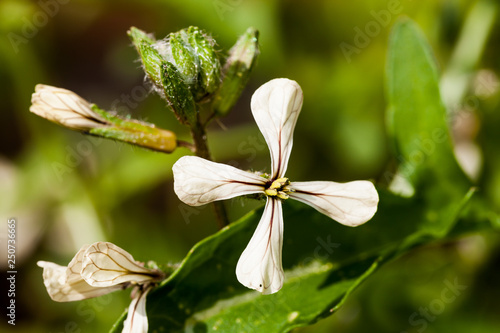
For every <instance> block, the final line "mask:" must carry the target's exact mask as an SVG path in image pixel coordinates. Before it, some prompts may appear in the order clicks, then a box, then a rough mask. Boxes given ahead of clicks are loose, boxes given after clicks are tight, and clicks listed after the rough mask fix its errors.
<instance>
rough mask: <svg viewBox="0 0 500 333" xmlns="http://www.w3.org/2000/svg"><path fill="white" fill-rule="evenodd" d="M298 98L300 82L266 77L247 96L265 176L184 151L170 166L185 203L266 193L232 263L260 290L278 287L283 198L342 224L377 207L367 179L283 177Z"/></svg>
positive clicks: (368, 215) (364, 216)
mask: <svg viewBox="0 0 500 333" xmlns="http://www.w3.org/2000/svg"><path fill="white" fill-rule="evenodd" d="M302 99H303V98H302V90H301V88H300V86H299V85H298V84H297V83H296V82H295V81H291V80H288V79H275V80H271V81H269V82H267V83H266V84H264V85H262V86H261V87H260V88H259V89H257V91H256V92H255V93H254V95H253V96H252V102H251V108H252V114H253V116H254V118H255V121H256V122H257V125H258V127H259V129H260V131H261V132H262V134H263V135H264V138H265V140H266V142H267V145H268V146H269V150H270V152H271V175H270V176H265V175H257V174H255V173H250V172H246V171H241V170H239V169H236V168H234V167H231V166H228V165H224V164H220V163H215V162H211V161H207V160H205V159H202V158H199V157H194V156H184V157H182V158H180V159H179V160H178V161H177V162H176V163H175V165H174V166H173V172H174V189H175V193H176V194H177V196H178V197H179V199H180V200H182V201H183V202H184V203H186V204H188V205H192V206H198V205H203V204H206V203H209V202H212V201H215V200H224V199H229V198H233V197H236V196H241V195H247V194H254V193H263V194H265V195H266V196H267V202H266V205H265V208H264V213H263V215H262V218H261V219H260V222H259V224H258V226H257V229H256V230H255V233H254V234H253V236H252V238H251V239H250V242H249V244H248V246H247V247H246V249H245V250H244V251H243V254H242V255H241V257H240V259H239V261H238V264H237V267H236V276H237V278H238V281H239V282H240V283H242V284H243V285H245V286H247V287H249V288H252V289H256V290H258V291H260V292H262V293H263V294H272V293H275V292H277V291H278V290H280V289H281V287H282V286H283V279H284V273H283V267H282V263H281V249H282V245H283V214H282V207H281V201H282V200H286V199H288V198H293V199H296V200H299V201H302V202H304V203H306V204H308V205H310V206H312V207H313V208H315V209H316V210H318V211H319V212H321V213H323V214H325V215H327V216H329V217H331V218H332V219H334V220H336V221H337V222H339V223H342V224H344V225H347V226H357V225H360V224H362V223H365V222H366V221H368V220H369V219H371V218H372V217H373V215H374V214H375V212H376V210H377V204H378V193H377V191H376V189H375V187H374V186H373V184H372V183H371V182H368V181H353V182H349V183H334V182H327V181H314V182H290V181H289V180H288V178H286V177H285V172H286V169H287V165H288V159H289V157H290V152H291V150H292V142H293V130H294V128H295V124H296V122H297V118H298V116H299V113H300V109H301V107H302Z"/></svg>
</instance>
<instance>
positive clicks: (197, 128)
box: [191, 121, 229, 229]
mask: <svg viewBox="0 0 500 333" xmlns="http://www.w3.org/2000/svg"><path fill="white" fill-rule="evenodd" d="M191 135H192V137H193V141H194V146H195V154H196V156H199V157H201V158H204V159H207V160H209V161H211V160H212V157H211V155H210V150H209V149H208V144H207V133H206V131H205V127H204V126H203V125H201V123H200V121H198V122H197V123H196V124H195V125H194V126H192V127H191ZM212 205H213V208H214V212H215V217H216V219H217V224H218V225H219V229H222V228H224V227H225V226H227V225H228V224H229V219H228V216H227V212H226V207H225V206H224V203H223V202H222V201H215V202H213V203H212Z"/></svg>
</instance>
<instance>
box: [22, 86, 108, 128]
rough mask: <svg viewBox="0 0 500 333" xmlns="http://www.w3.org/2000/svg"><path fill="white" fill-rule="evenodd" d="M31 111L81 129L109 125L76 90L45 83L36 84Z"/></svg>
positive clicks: (66, 125)
mask: <svg viewBox="0 0 500 333" xmlns="http://www.w3.org/2000/svg"><path fill="white" fill-rule="evenodd" d="M30 111H31V112H33V113H34V114H36V115H38V116H40V117H42V118H45V119H47V120H50V121H52V122H54V123H56V124H59V125H62V126H65V127H69V128H71V129H74V130H79V131H88V130H90V129H92V128H97V127H103V126H107V125H108V122H107V121H106V119H104V118H103V117H102V116H100V115H99V114H97V113H96V112H95V111H93V110H92V108H91V104H90V103H89V102H87V101H86V100H84V99H83V98H81V97H80V96H78V95H77V94H75V93H74V92H72V91H70V90H66V89H62V88H56V87H52V86H47V85H44V84H37V85H36V87H35V92H34V93H33V95H32V96H31V106H30Z"/></svg>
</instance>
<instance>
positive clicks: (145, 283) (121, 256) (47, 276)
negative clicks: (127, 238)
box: [37, 242, 164, 332]
mask: <svg viewBox="0 0 500 333" xmlns="http://www.w3.org/2000/svg"><path fill="white" fill-rule="evenodd" d="M37 264H38V266H40V267H42V268H43V281H44V284H45V287H46V288H47V292H48V293H49V296H50V297H51V298H52V300H54V301H56V302H71V301H78V300H83V299H87V298H92V297H97V296H101V295H104V294H107V293H110V292H113V291H115V290H119V289H125V288H127V287H128V286H136V289H137V290H134V292H133V295H134V296H133V299H132V303H131V304H130V307H129V312H128V316H127V319H126V320H125V322H124V328H123V331H122V332H147V330H148V319H147V316H146V295H147V293H148V292H149V291H150V290H151V287H152V284H154V283H155V282H158V281H160V280H162V279H163V277H164V274H163V273H162V272H161V271H159V270H156V269H148V268H145V267H143V266H141V265H140V264H138V263H137V262H136V261H135V260H134V258H133V257H132V255H131V254H130V253H128V252H127V251H125V250H123V249H122V248H120V247H118V246H116V245H114V244H112V243H107V242H97V243H94V244H92V245H90V246H89V245H84V246H82V248H81V249H80V250H79V251H78V253H77V254H76V255H75V257H74V258H73V259H72V260H71V262H70V263H69V265H68V267H63V266H59V265H57V264H54V263H52V262H47V261H39V262H38V263H37Z"/></svg>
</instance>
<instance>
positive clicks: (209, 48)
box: [167, 27, 220, 102]
mask: <svg viewBox="0 0 500 333" xmlns="http://www.w3.org/2000/svg"><path fill="white" fill-rule="evenodd" d="M168 43H169V46H170V53H171V55H172V60H170V59H167V60H168V61H171V62H172V63H173V64H174V65H175V68H176V69H177V70H178V71H179V73H180V74H181V77H182V80H183V81H184V83H185V84H186V85H187V86H188V87H189V89H190V90H191V91H192V93H193V96H194V99H195V101H197V102H198V101H200V100H202V99H203V98H205V97H206V96H207V95H210V94H212V93H213V92H214V91H216V90H217V88H218V87H219V83H220V61H219V58H218V57H217V54H216V53H215V49H214V46H213V45H214V42H213V41H212V40H211V39H210V38H208V37H207V36H205V35H204V34H203V32H202V31H201V30H200V29H199V28H197V27H189V28H187V29H183V30H180V31H178V32H175V33H172V34H170V36H169V40H168Z"/></svg>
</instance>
